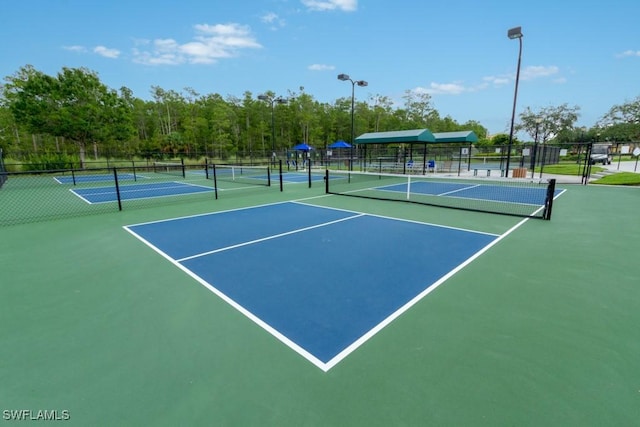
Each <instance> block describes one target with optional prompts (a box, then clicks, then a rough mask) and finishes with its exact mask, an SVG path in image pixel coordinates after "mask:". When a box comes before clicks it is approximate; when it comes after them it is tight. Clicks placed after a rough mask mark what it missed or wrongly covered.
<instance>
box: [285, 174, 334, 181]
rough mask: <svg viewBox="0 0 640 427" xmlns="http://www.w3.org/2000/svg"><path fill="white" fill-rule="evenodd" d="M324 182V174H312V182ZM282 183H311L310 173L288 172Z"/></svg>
mask: <svg viewBox="0 0 640 427" xmlns="http://www.w3.org/2000/svg"><path fill="white" fill-rule="evenodd" d="M322 180H324V174H317V173H312V174H311V181H314V182H315V181H322ZM282 181H284V182H290V183H306V182H309V173H308V172H287V173H283V174H282Z"/></svg>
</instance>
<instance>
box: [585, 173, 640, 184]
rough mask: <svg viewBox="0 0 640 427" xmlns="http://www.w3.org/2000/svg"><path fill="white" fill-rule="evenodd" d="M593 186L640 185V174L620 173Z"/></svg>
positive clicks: (600, 180) (599, 180)
mask: <svg viewBox="0 0 640 427" xmlns="http://www.w3.org/2000/svg"><path fill="white" fill-rule="evenodd" d="M591 183H592V184H606V185H640V174H638V173H633V172H619V173H616V174H613V175H608V176H604V177H602V178H600V179H598V180H596V181H592V182H591Z"/></svg>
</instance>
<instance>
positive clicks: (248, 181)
mask: <svg viewBox="0 0 640 427" xmlns="http://www.w3.org/2000/svg"><path fill="white" fill-rule="evenodd" d="M207 178H208V179H213V180H215V181H226V182H234V183H236V184H241V185H264V186H270V185H271V172H270V169H269V166H244V165H218V164H209V165H207Z"/></svg>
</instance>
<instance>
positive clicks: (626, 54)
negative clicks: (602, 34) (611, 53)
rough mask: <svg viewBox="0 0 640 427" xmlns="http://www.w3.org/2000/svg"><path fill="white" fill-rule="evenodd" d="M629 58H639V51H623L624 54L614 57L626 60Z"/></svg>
mask: <svg viewBox="0 0 640 427" xmlns="http://www.w3.org/2000/svg"><path fill="white" fill-rule="evenodd" d="M629 56H640V50H625V51H624V52H622V53H619V54H617V55H616V57H618V58H626V57H629Z"/></svg>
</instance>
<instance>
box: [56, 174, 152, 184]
mask: <svg viewBox="0 0 640 427" xmlns="http://www.w3.org/2000/svg"><path fill="white" fill-rule="evenodd" d="M145 178H146V177H145V176H141V175H134V174H132V173H119V174H118V181H134V180H136V179H145ZM53 179H55V180H56V181H57V182H58V183H59V184H73V183H74V182H75V183H76V184H79V183H87V182H109V181H111V182H113V180H114V177H113V174H112V173H105V174H96V175H76V176H75V177H73V176H71V175H64V176H56V177H54V178H53Z"/></svg>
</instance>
